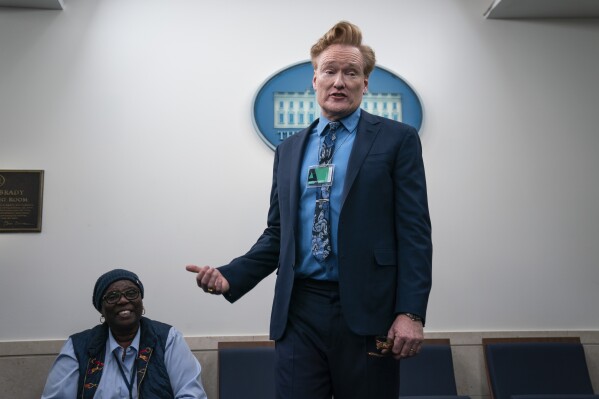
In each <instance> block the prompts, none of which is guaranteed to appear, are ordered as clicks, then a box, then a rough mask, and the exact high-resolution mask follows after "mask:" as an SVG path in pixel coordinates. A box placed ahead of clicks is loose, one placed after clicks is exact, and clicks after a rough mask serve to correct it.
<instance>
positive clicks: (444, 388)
mask: <svg viewBox="0 0 599 399" xmlns="http://www.w3.org/2000/svg"><path fill="white" fill-rule="evenodd" d="M399 370H400V371H399V397H400V399H408V398H417V399H425V398H435V399H443V398H450V399H456V398H462V399H464V398H468V396H458V394H457V389H456V384H455V375H454V369H453V357H452V355H451V346H450V342H449V339H425V340H424V342H423V344H422V348H421V350H420V353H419V354H418V355H417V356H414V357H410V358H405V359H402V360H401V361H400V365H399Z"/></svg>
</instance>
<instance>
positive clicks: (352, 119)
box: [316, 107, 361, 135]
mask: <svg viewBox="0 0 599 399" xmlns="http://www.w3.org/2000/svg"><path fill="white" fill-rule="evenodd" d="M360 112H361V109H360V107H358V109H356V110H355V111H354V112H352V113H351V114H349V115H348V116H346V117H344V118H341V119H339V122H341V124H342V125H343V127H344V128H345V129H347V131H348V132H353V131H354V130H356V128H357V126H358V122H359V121H360ZM329 122H331V121H330V120H329V119H327V118H325V117H324V116H323V115H322V114H321V115H320V119H319V120H318V125H316V134H319V135H320V134H321V133H322V132H323V130H324V129H325V128H326V127H327V125H328V124H329Z"/></svg>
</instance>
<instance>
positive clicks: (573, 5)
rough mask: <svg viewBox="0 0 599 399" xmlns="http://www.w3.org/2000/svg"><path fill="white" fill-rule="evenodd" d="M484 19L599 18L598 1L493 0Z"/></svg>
mask: <svg viewBox="0 0 599 399" xmlns="http://www.w3.org/2000/svg"><path fill="white" fill-rule="evenodd" d="M485 17H486V18H489V19H512V18H599V0H495V1H493V4H491V6H490V7H489V9H488V10H487V12H486V13H485Z"/></svg>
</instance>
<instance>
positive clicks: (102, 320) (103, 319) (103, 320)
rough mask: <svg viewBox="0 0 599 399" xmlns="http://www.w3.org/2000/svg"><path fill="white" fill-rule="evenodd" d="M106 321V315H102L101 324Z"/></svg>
mask: <svg viewBox="0 0 599 399" xmlns="http://www.w3.org/2000/svg"><path fill="white" fill-rule="evenodd" d="M105 321H106V319H105V318H104V315H102V316H100V324H104V322H105Z"/></svg>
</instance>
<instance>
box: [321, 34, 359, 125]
mask: <svg viewBox="0 0 599 399" xmlns="http://www.w3.org/2000/svg"><path fill="white" fill-rule="evenodd" d="M363 61H364V60H363V58H362V53H360V50H359V49H358V48H357V47H353V46H346V45H341V44H333V45H331V46H329V47H327V48H326V49H325V50H324V51H323V52H322V53H321V54H320V55H319V56H318V58H317V59H316V65H317V66H316V69H315V70H314V79H313V80H312V85H313V86H314V90H316V99H317V101H318V104H319V105H320V108H321V109H322V114H323V115H324V116H325V117H326V118H327V119H329V120H339V119H341V118H343V117H344V116H347V115H349V114H351V113H352V112H354V111H355V110H356V109H358V107H359V106H360V104H361V103H362V96H363V95H364V92H365V91H366V89H367V88H368V77H367V76H364V62H363Z"/></svg>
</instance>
